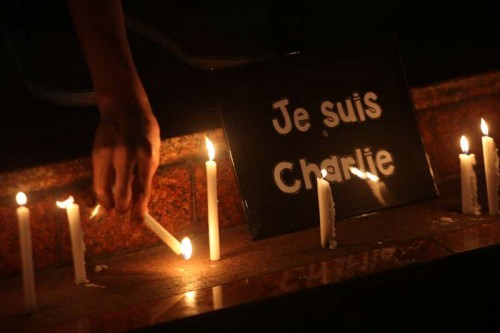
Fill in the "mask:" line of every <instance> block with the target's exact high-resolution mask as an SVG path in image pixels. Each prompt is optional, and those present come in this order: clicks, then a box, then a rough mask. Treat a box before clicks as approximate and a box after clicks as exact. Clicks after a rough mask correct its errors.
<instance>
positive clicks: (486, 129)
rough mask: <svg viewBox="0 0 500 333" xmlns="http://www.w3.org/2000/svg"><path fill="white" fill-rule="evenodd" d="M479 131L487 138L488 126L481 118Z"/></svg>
mask: <svg viewBox="0 0 500 333" xmlns="http://www.w3.org/2000/svg"><path fill="white" fill-rule="evenodd" d="M481 131H482V132H483V135H484V136H488V125H487V124H486V122H485V121H484V119H483V118H481Z"/></svg>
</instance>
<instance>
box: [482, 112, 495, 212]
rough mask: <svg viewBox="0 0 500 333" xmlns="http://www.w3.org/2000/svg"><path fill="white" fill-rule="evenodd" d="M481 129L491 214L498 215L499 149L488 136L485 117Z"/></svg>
mask: <svg viewBox="0 0 500 333" xmlns="http://www.w3.org/2000/svg"><path fill="white" fill-rule="evenodd" d="M481 131H482V132H483V138H482V142H483V159H484V173H485V176H486V190H487V192H488V210H489V213H490V215H498V214H499V209H498V177H499V175H498V154H497V151H498V149H497V147H496V146H495V141H494V140H493V138H492V137H490V136H488V125H487V124H486V122H485V121H484V119H483V118H481Z"/></svg>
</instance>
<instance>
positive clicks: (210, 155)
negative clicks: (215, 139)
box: [205, 137, 215, 161]
mask: <svg viewBox="0 0 500 333" xmlns="http://www.w3.org/2000/svg"><path fill="white" fill-rule="evenodd" d="M205 143H206V145H207V150H208V158H209V159H210V161H213V160H214V158H215V148H214V145H213V143H212V141H210V139H209V138H208V137H205Z"/></svg>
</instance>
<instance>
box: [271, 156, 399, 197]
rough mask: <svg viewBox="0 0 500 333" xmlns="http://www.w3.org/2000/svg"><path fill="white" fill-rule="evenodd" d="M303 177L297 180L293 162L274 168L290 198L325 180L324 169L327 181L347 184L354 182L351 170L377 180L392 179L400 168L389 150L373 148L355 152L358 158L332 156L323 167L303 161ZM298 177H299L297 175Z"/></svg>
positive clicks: (284, 162)
mask: <svg viewBox="0 0 500 333" xmlns="http://www.w3.org/2000/svg"><path fill="white" fill-rule="evenodd" d="M298 164H299V166H300V170H301V173H300V174H301V177H300V178H296V177H294V172H293V171H294V169H295V166H296V164H295V163H294V162H290V161H281V162H279V163H277V164H276V165H275V166H274V168H273V178H274V183H275V184H276V186H277V187H278V188H279V189H280V191H281V192H283V193H287V194H293V193H298V192H299V191H300V190H301V189H302V188H304V187H305V188H306V189H307V190H310V189H312V188H313V182H312V181H311V177H313V180H315V179H316V177H321V169H325V170H327V171H328V174H327V175H326V177H325V179H326V180H328V181H330V182H335V183H343V182H345V181H348V180H350V179H351V171H350V169H351V167H356V168H357V169H360V170H361V171H363V172H365V171H370V173H372V174H373V175H375V176H378V175H383V176H386V177H387V176H391V175H392V174H393V173H394V170H395V168H396V166H395V165H394V161H393V159H392V155H391V153H390V152H388V151H387V150H384V149H381V150H378V151H376V152H375V154H374V153H373V152H372V150H371V148H370V147H365V148H363V149H360V148H356V149H354V155H343V156H339V155H330V157H329V158H326V159H324V160H323V161H321V162H320V163H319V164H316V163H309V162H307V160H306V159H305V158H302V159H299V163H298ZM295 174H296V173H295Z"/></svg>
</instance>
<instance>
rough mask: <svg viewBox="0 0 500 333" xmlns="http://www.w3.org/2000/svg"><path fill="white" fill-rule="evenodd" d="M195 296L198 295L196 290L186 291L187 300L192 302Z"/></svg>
mask: <svg viewBox="0 0 500 333" xmlns="http://www.w3.org/2000/svg"><path fill="white" fill-rule="evenodd" d="M195 295H196V293H195V292H194V290H192V291H186V292H185V293H184V296H186V298H189V299H190V300H193V299H194V296H195Z"/></svg>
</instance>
